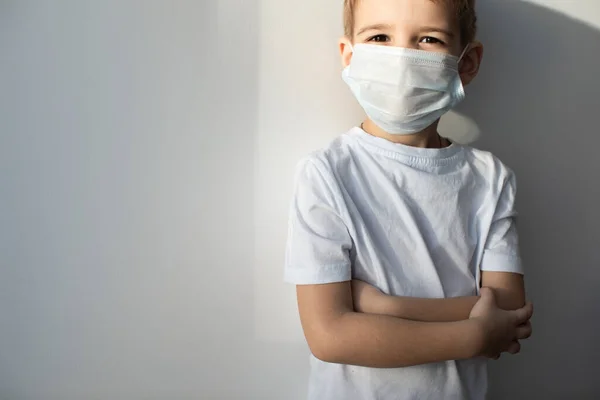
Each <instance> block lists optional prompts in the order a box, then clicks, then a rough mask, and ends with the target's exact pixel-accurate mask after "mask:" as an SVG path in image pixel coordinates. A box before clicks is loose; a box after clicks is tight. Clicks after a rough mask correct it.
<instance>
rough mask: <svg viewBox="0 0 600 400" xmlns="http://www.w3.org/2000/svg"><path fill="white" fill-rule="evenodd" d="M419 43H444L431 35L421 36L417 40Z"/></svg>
mask: <svg viewBox="0 0 600 400" xmlns="http://www.w3.org/2000/svg"><path fill="white" fill-rule="evenodd" d="M419 43H425V44H445V43H444V42H442V41H441V40H440V39H438V38H435V37H433V36H425V37H423V38H421V40H420V41H419Z"/></svg>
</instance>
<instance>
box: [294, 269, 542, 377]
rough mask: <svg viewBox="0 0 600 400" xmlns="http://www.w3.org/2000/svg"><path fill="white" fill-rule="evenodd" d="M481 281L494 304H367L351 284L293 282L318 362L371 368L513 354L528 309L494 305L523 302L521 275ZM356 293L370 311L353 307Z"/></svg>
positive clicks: (527, 330)
mask: <svg viewBox="0 0 600 400" xmlns="http://www.w3.org/2000/svg"><path fill="white" fill-rule="evenodd" d="M483 278H484V280H483V282H482V283H483V285H493V286H492V287H493V289H495V290H494V293H497V298H498V300H497V301H495V300H494V296H492V295H491V294H490V292H487V291H486V295H487V296H486V298H485V299H484V298H483V296H482V298H481V299H478V298H477V297H465V298H459V299H415V298H406V297H404V298H403V297H393V296H387V295H384V294H382V293H381V292H379V294H377V293H376V292H371V294H370V295H374V297H371V299H373V298H375V299H378V300H377V301H375V302H371V301H370V300H368V299H369V297H368V296H370V295H369V294H368V293H366V292H363V293H362V294H360V293H357V295H356V296H354V295H353V290H352V284H351V283H350V282H341V283H333V284H326V285H298V286H297V295H298V307H299V312H300V319H301V322H302V327H303V329H304V334H305V337H306V339H307V342H308V345H309V347H310V349H311V352H312V353H313V355H314V356H315V357H317V358H319V359H321V360H323V361H326V362H330V363H339V364H348V365H359V366H365V367H372V368H398V367H406V366H411V365H420V364H427V363H433V362H441V361H446V360H460V359H467V358H472V357H477V356H487V357H496V356H497V355H498V354H500V353H501V352H505V351H507V352H510V353H515V352H518V347H515V343H516V342H515V340H519V339H525V338H527V337H529V335H530V334H531V327H530V326H528V325H527V324H526V323H527V322H528V321H529V319H530V318H531V314H532V312H533V311H532V308H531V305H527V306H526V307H523V308H519V309H518V310H516V311H510V312H509V311H502V310H501V309H500V307H496V306H497V304H495V303H500V306H501V307H502V308H507V309H511V308H518V307H519V305H521V303H524V301H522V299H524V290H521V288H522V287H523V284H522V279H523V278H522V277H519V276H516V275H513V274H505V273H499V274H495V273H486V274H484V277H483ZM354 283H355V285H354V286H355V287H356V283H357V282H354ZM363 288H364V289H374V288H373V287H372V286H368V285H364V286H363ZM375 290H376V289H375ZM365 294H367V296H363V295H365ZM361 296H362V300H364V301H368V302H369V304H371V306H369V307H372V309H369V310H364V312H361V310H357V307H356V306H355V305H354V303H356V300H357V299H358V301H359V302H360V298H361ZM380 300H381V301H380ZM484 300H485V301H484ZM365 304H366V303H365ZM517 346H518V345H517Z"/></svg>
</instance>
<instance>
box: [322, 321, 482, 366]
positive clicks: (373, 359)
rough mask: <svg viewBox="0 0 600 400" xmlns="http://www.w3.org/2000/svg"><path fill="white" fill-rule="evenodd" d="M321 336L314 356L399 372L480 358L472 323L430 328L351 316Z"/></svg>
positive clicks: (475, 327)
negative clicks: (475, 357)
mask: <svg viewBox="0 0 600 400" xmlns="http://www.w3.org/2000/svg"><path fill="white" fill-rule="evenodd" d="M315 334H316V335H317V336H318V340H317V341H316V343H319V346H318V349H312V350H313V354H314V355H315V356H316V357H317V358H320V359H322V360H324V361H326V362H332V363H339V364H348V365H358V366H364V367H372V368H399V367H407V366H413V365H421V364H428V363H434V362H442V361H447V360H459V359H467V358H471V357H474V356H476V355H477V354H478V350H479V348H478V346H479V344H480V331H479V326H478V324H477V322H476V321H474V320H467V321H461V322H448V323H433V322H432V323H427V322H417V321H409V320H403V319H400V318H392V317H388V316H382V315H373V314H362V313H355V312H347V313H344V314H342V315H341V316H340V317H339V318H336V319H335V320H334V321H332V322H331V323H330V324H329V325H328V327H327V328H326V329H324V331H323V332H318V333H315Z"/></svg>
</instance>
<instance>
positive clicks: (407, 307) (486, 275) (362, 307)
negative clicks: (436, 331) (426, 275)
mask: <svg viewBox="0 0 600 400" xmlns="http://www.w3.org/2000/svg"><path fill="white" fill-rule="evenodd" d="M481 283H482V286H483V287H488V288H491V289H493V290H494V292H495V294H496V303H497V305H498V307H499V308H501V309H503V310H517V309H519V308H521V307H523V306H524V305H525V285H524V280H523V275H520V274H514V273H508V272H490V271H482V274H481ZM352 296H353V300H354V308H355V310H356V311H359V312H363V313H368V314H381V315H389V316H392V317H398V318H404V319H408V320H413V321H422V322H454V321H462V320H465V319H468V318H469V314H470V313H471V310H472V309H473V306H474V305H475V303H477V301H478V300H479V297H478V296H470V297H455V298H443V299H425V298H414V297H399V296H389V295H385V294H383V293H382V292H380V291H379V290H377V289H376V288H375V287H373V286H371V285H368V284H366V283H364V282H361V281H353V282H352Z"/></svg>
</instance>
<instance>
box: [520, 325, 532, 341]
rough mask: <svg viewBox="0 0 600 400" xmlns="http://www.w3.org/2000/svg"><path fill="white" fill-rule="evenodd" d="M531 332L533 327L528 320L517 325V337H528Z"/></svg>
mask: <svg viewBox="0 0 600 400" xmlns="http://www.w3.org/2000/svg"><path fill="white" fill-rule="evenodd" d="M532 333H533V328H532V326H531V322H529V321H527V322H526V323H524V324H523V325H520V326H518V327H517V339H528V338H530V337H531V334H532Z"/></svg>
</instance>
